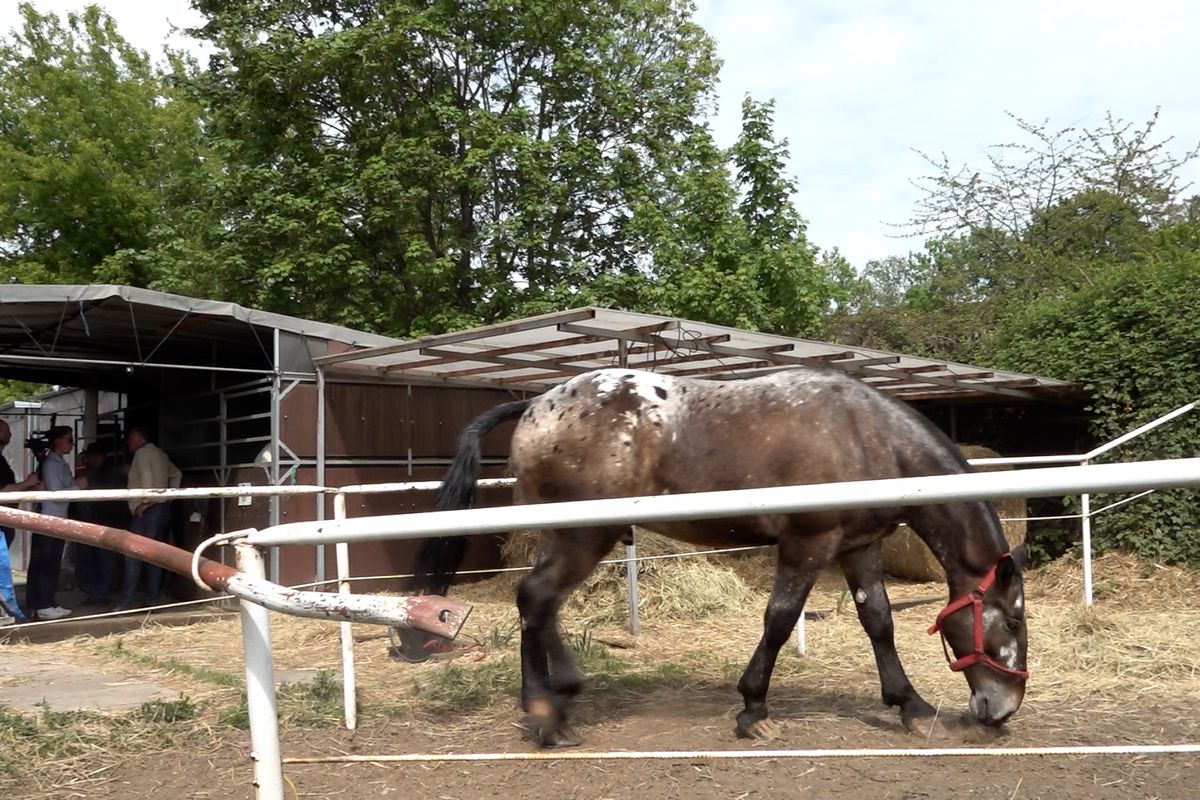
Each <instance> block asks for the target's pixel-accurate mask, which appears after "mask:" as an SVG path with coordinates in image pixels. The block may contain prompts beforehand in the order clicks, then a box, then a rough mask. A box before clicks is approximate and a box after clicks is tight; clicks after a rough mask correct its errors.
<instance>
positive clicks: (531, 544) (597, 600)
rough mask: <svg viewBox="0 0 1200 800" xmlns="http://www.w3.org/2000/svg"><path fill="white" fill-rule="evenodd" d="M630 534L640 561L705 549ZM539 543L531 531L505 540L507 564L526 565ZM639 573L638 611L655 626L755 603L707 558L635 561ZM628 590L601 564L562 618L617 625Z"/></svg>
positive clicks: (618, 551) (619, 571) (619, 572)
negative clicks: (668, 621)
mask: <svg viewBox="0 0 1200 800" xmlns="http://www.w3.org/2000/svg"><path fill="white" fill-rule="evenodd" d="M634 535H635V541H636V543H637V554H638V556H639V557H640V558H641V557H646V556H660V555H667V554H671V553H699V552H702V551H703V550H704V548H698V547H693V546H691V545H689V544H687V543H685V542H678V541H675V540H674V539H670V538H668V537H666V536H662V535H660V534H657V533H653V532H651V531H648V530H645V529H643V528H635V529H634ZM540 538H541V537H540V534H539V533H536V532H532V531H531V532H521V533H514V534H512V535H511V536H509V538H508V540H507V541H506V542H505V544H504V547H503V548H501V553H502V555H503V557H504V561H505V564H506V565H507V566H510V567H522V566H529V565H530V564H531V563H532V562H533V558H534V555H535V554H536V552H537V547H538V543H539V541H540ZM624 555H625V548H624V546H623V545H620V544H618V545H617V546H616V547H614V548H613V551H612V553H611V554H609V556H608V559H609V560H612V559H618V558H622V557H623V556H624ZM637 570H638V572H637V574H638V610H639V611H640V612H641V613H644V614H646V615H647V617H649V618H652V619H654V620H657V621H663V620H688V619H699V618H702V617H706V616H711V615H713V614H721V613H727V612H729V611H734V610H737V609H739V608H741V607H743V606H745V605H747V604H756V603H758V602H759V598H758V597H757V595H756V593H755V592H754V590H753V589H752V588H750V587H749V586H747V585H746V583H745V581H743V580H742V579H741V578H740V577H739V576H738V574H737V573H736V572H735V571H734V570H733V569H731V568H730V567H728V566H725V565H723V564H717V563H714V562H712V561H711V560H710V559H709V558H708V557H707V556H690V557H686V558H663V559H656V560H653V561H639V562H638V567H637ZM523 574H524V573H516V574H512V577H510V578H509V581H511V582H512V583H515V582H516V581H517V580H519V579H520V577H521V576H522V575H523ZM626 585H627V582H626V577H625V565H624V564H601V565H600V566H599V567H597V568H596V569H595V570H594V571H593V572H592V574H591V575H589V576H588V578H587V579H586V580H585V581H584V582H583V584H582V585H581V586H580V587H579V588H577V589H576V590H575V591H574V592H572V593H571V595H570V597H569V598H568V600H567V602H566V604H565V605H564V607H563V613H564V615H565V616H569V617H570V618H571V619H572V621H573V622H574V623H576V624H583V625H585V626H588V627H595V626H601V625H611V624H621V623H623V622H625V621H626V620H627V618H628V607H627V601H626Z"/></svg>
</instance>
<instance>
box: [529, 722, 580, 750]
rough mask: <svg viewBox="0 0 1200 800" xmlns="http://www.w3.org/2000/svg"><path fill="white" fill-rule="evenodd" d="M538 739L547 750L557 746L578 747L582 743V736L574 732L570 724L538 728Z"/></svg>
mask: <svg viewBox="0 0 1200 800" xmlns="http://www.w3.org/2000/svg"><path fill="white" fill-rule="evenodd" d="M538 740H539V741H540V742H541V745H542V747H544V748H546V749H547V750H551V749H554V748H559V747H578V746H579V745H581V744H583V737H581V736H580V735H579V734H578V733H576V732H575V729H574V728H572V727H571V726H570V725H557V726H555V727H553V728H538Z"/></svg>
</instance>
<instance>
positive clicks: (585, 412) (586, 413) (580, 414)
mask: <svg viewBox="0 0 1200 800" xmlns="http://www.w3.org/2000/svg"><path fill="white" fill-rule="evenodd" d="M591 413H592V412H590V411H580V412H579V418H580V419H583V418H584V417H586V416H587V415H588V414H591Z"/></svg>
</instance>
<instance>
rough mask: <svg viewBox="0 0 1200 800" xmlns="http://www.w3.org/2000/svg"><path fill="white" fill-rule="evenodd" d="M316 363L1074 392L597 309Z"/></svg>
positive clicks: (524, 375)
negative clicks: (800, 371) (788, 373)
mask: <svg viewBox="0 0 1200 800" xmlns="http://www.w3.org/2000/svg"><path fill="white" fill-rule="evenodd" d="M314 364H315V365H316V366H317V368H318V369H321V370H325V371H327V372H328V373H329V374H331V375H351V374H354V375H359V376H364V377H366V376H372V377H375V378H385V379H402V380H410V381H419V382H433V383H439V382H441V383H448V384H454V385H476V386H493V387H496V386H498V387H503V388H510V389H523V390H528V391H538V392H540V391H545V390H546V389H549V388H550V387H551V386H554V385H555V384H558V383H561V382H563V381H565V380H567V379H568V378H570V377H571V376H572V375H576V374H579V373H583V372H589V371H591V370H594V369H599V368H602V367H613V366H627V367H630V368H639V369H648V370H652V371H655V372H659V373H663V374H668V375H675V376H685V375H686V376H696V377H707V378H711V379H718V380H719V379H730V378H742V377H749V376H752V375H760V374H763V373H766V372H770V371H772V370H777V369H782V368H787V367H791V366H797V365H809V366H812V365H819V366H824V367H829V368H832V369H837V370H841V371H843V372H847V373H850V374H853V375H855V376H856V377H858V378H860V379H861V380H863V381H865V382H866V383H869V384H871V385H873V386H876V387H878V388H879V389H880V390H882V391H884V392H886V393H888V394H891V395H893V396H896V397H899V398H902V399H904V400H927V399H963V398H981V397H989V396H991V397H1005V398H1015V399H1021V400H1034V399H1053V398H1056V397H1062V396H1065V395H1071V394H1074V393H1076V392H1077V387H1075V386H1074V385H1073V384H1070V383H1068V382H1066V381H1060V380H1054V379H1051V378H1043V377H1038V376H1033V375H1023V374H1020V373H1015V372H1005V371H1001V370H992V369H984V368H981V367H974V366H971V365H968V364H959V363H955V362H951V361H942V360H937V359H927V358H918V357H915V356H908V355H903V354H900V353H889V352H886V351H882V350H874V349H871V348H864V347H847V346H845V345H840V344H833V343H829V342H819V341H813V340H810V339H800V338H794V337H788V336H779V335H776V334H767V333H756V332H753V331H747V330H740V329H737V328H730V327H727V326H723V325H713V324H710V323H705V322H695V321H692V320H685V319H678V318H675V317H667V316H661V315H654V314H642V313H638V312H632V311H617V310H613V309H607V308H596V307H585V308H576V309H571V310H569V311H561V312H555V313H551V314H543V315H541V316H536V317H528V318H525V319H520V320H514V321H512V322H506V323H500V324H497V325H488V326H484V327H480V328H473V329H471V330H466V331H456V332H454V333H447V334H441V335H436V336H426V337H423V338H420V339H413V340H409V341H404V342H398V343H395V344H388V345H382V346H376V347H365V348H361V349H356V350H351V351H348V352H345V353H338V354H334V355H328V356H323V357H318V358H315V359H314Z"/></svg>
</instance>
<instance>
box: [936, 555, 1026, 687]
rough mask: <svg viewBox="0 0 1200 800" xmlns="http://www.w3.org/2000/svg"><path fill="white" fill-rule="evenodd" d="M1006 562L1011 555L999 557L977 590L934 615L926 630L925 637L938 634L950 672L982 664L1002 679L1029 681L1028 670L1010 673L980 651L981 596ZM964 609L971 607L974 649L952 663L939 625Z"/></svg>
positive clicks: (981, 624) (981, 649)
mask: <svg viewBox="0 0 1200 800" xmlns="http://www.w3.org/2000/svg"><path fill="white" fill-rule="evenodd" d="M1006 558H1012V553H1003V554H1001V556H1000V558H998V559H996V563H995V564H993V565H992V568H991V569H989V570H988V572H987V575H984V576H983V580H981V581H980V582H979V586H978V587H976V588H975V589H973V590H971V592H970V593H969V594H965V595H963V596H962V597H960V598H958V599H957V600H953V601H951V602H950V604H949V605H948V606H946V607H945V608H944V609H942V613H940V614H938V615H937V620H936V621H935V622H934V623H933V625H931V626H929V634H930V635H931V636H932V635H933V634H935V633H941V634H942V650H943V651H944V652H945V653H946V661H948V662H950V669H952V670H954V671H955V672H961V671H962V670H964V669H966V668H967V667H969V666H971V665H972V664H983V665H984V666H987V667H991V668H992V669H994V670H996V671H997V672H1003V673H1004V674H1006V675H1012V676H1014V677H1017V678H1022V679H1025V678H1028V677H1029V671H1028V670H1024V669H1013V668H1012V667H1008V666H1005V665H1004V664H1001V663H1000V662H999V661H997V660H996V659H994V658H992V657H991V656H989V655H988V654H987V653H985V652H984V651H983V596H984V594H985V593H986V592H987V590H988V589H990V588H992V584H993V583H995V581H996V567H997V566H998V565H999V564H1000V562H1001V561H1003V560H1004V559H1006ZM968 605H969V606H973V607H974V611H975V632H974V633H975V635H974V639H975V642H974V644H975V649H974V650H972V651H971V652H970V653H968V654H967V655H965V656H963V657H962V658H960V659H958V660H957V661H956V660H954V658H953V657H952V656H951V654H950V646H949V645H948V644H947V643H946V632H945V631H944V630H942V623H943V622H945V621H946V617H948V616H950V615H951V614H953V613H954V612H955V611H958V610H959V609H962V608H965V607H966V606H968Z"/></svg>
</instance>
